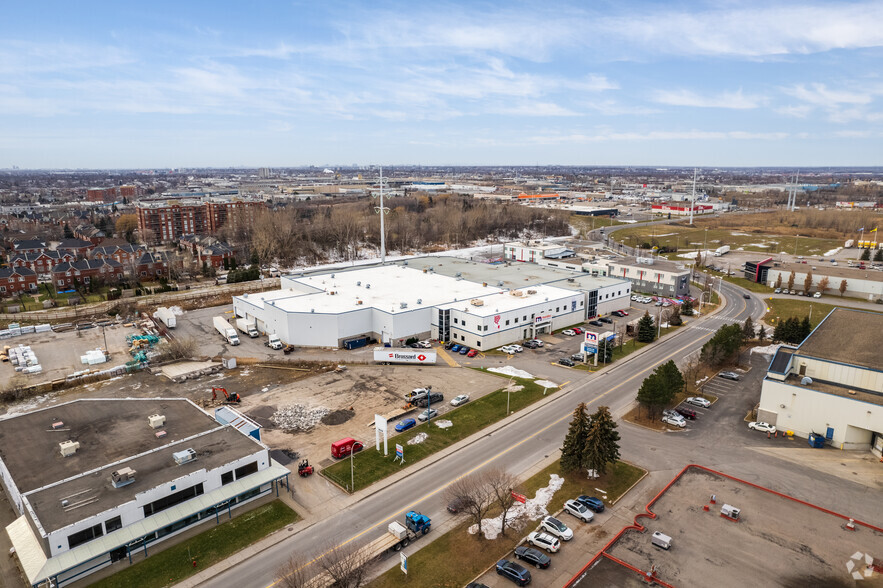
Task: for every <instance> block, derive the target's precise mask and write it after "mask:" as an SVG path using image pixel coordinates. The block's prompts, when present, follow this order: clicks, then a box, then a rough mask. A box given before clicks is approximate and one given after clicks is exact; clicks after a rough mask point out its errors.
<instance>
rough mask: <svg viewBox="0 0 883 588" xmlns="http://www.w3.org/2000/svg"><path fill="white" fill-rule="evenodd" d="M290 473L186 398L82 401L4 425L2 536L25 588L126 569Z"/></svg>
mask: <svg viewBox="0 0 883 588" xmlns="http://www.w3.org/2000/svg"><path fill="white" fill-rule="evenodd" d="M22 447H27V448H28V450H27V451H21V450H20V448H22ZM288 473H289V472H288V470H287V469H286V468H284V467H282V466H280V465H279V464H277V463H276V462H274V461H272V460H271V459H270V456H269V451H268V449H267V447H266V446H265V445H263V444H262V443H260V442H259V441H257V440H256V439H254V438H253V437H250V436H248V435H247V434H244V433H242V432H240V431H238V430H237V429H236V428H235V427H233V426H231V425H225V424H221V423H219V422H218V421H216V420H215V419H213V418H212V417H211V416H209V415H208V414H206V413H205V412H203V411H202V410H201V409H200V408H198V407H197V406H196V405H194V404H193V403H192V402H190V401H189V400H185V399H169V398H160V399H153V398H151V399H122V400H121V399H104V398H102V399H83V400H76V401H73V402H68V403H64V404H59V405H56V406H52V407H49V408H45V409H42V410H38V411H34V412H30V413H26V414H22V415H18V416H15V417H11V418H8V419H5V420H2V421H0V479H2V482H3V486H4V489H5V491H6V493H7V496H8V497H9V499H10V502H11V504H12V505H13V507H14V508H15V510H16V512H17V514H18V515H19V517H18V519H17V520H16V521H15V522H14V523H12V524H11V525H9V526H7V528H6V530H7V533H8V534H9V537H10V539H11V541H12V544H13V546H14V547H15V548H16V554H17V556H18V558H19V561H20V563H21V567H22V569H23V571H24V572H25V575H26V576H27V578H28V581H29V582H30V583H31V584H32V585H37V584H40V583H44V582H46V581H47V580H49V581H51V582H53V583H54V584H53V585H55V586H62V585H64V584H66V583H69V582H72V581H75V580H77V579H80V578H82V577H83V576H85V575H88V574H90V573H92V572H94V571H96V570H98V569H100V568H102V567H105V566H107V565H110V564H111V563H113V562H115V561H120V560H122V559H126V558H128V559H129V561H130V562H131V560H132V554H133V553H138V554H140V553H142V552H143V554H144V555H146V554H147V548H148V545H151V544H153V543H154V542H156V541H159V540H162V539H164V538H167V537H169V536H171V535H174V534H176V533H178V532H180V531H181V530H183V529H185V528H187V527H190V526H192V525H195V524H197V523H199V522H201V521H206V520H213V521H215V523H217V522H219V521H220V515H221V514H225V515H228V514H229V512H230V510H231V509H232V508H235V507H236V506H239V505H241V504H244V503H246V502H248V501H250V500H253V499H254V498H256V497H258V496H262V495H265V494H268V493H270V492H272V491H273V488H274V486H275V483H276V481H277V480H279V479H281V478H286V477H287V476H288ZM277 491H278V490H277Z"/></svg>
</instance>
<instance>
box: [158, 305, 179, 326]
mask: <svg viewBox="0 0 883 588" xmlns="http://www.w3.org/2000/svg"><path fill="white" fill-rule="evenodd" d="M153 318H155V319H156V320H158V321H162V323H163V324H164V325H165V326H166V327H168V328H169V329H174V328H175V324H176V322H177V320H176V318H175V313H174V312H172V311H171V310H169V309H168V308H166V307H164V306H161V307H159V308H157V309H156V312H154V313H153Z"/></svg>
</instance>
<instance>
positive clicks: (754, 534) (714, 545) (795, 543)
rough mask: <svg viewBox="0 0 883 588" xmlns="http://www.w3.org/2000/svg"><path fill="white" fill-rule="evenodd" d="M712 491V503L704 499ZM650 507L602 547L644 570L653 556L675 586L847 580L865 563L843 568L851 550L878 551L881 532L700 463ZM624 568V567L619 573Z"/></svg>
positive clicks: (662, 575)
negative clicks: (727, 507) (735, 515)
mask: <svg viewBox="0 0 883 588" xmlns="http://www.w3.org/2000/svg"><path fill="white" fill-rule="evenodd" d="M712 494H714V495H716V497H717V504H709V499H710V497H711V495H712ZM724 503H727V504H731V505H733V506H736V507H738V508H741V509H742V518H741V521H740V522H731V521H728V520H725V519H723V518H721V517H720V516H719V513H720V508H721V505H722V504H724ZM705 504H709V507H710V510H709V512H705V511H704V510H703V506H704V505H705ZM653 511H654V512H655V513H656V514H657V515H658V516H657V518H656V519H654V520H650V521H648V520H647V519H642V521H643V522H644V524H645V526H647V528H648V531H647V532H646V533H643V534H642V533H637V532H635V531H628V532H626V534H625V535H623V537H622V538H621V539H620V540H619V541H618V542H617V543H616V544H615V545H613V546H612V547H611V548H610V550H609V553H610V554H611V555H613V556H614V557H617V558H619V559H622V560H623V561H625V562H626V563H628V564H630V565H632V566H635V567H637V568H639V569H641V570H644V571H647V570H649V569H650V568H651V565H654V564H655V565H656V569H657V571H658V573H659V578H660V579H661V580H663V581H665V582H669V583H671V584H673V585H675V586H703V585H709V579H710V578H713V579H714V580H713V583H714V585H715V586H747V585H751V584H754V585H762V586H773V585H776V586H789V587H790V586H794V587H798V586H801V587H802V586H852V585H854V580H853V577H852V576H851V572H852V571H860V572H861V571H863V569H864V560H863V559H862V561H861V562H860V563H859V562H858V561H857V560H852V561H853V562H854V567H853V568H851V569H847V566H848V562H849V561H850V560H851V559H852V558H853V556H854V555H855V554H857V553H861V554H865V553H868V554H871V555H872V556H876V557H879V555H880V554H881V553H883V534H881V533H877V532H875V531H873V530H869V529H867V528H864V527H859V528H858V530H856V531H849V530H845V529H844V528H843V525H844V523H845V521H843V520H842V519H840V518H838V517H835V516H833V515H828V514H826V513H823V512H821V511H819V510H816V509H814V508H811V507H808V506H804V505H802V504H800V503H798V502H794V501H791V500H788V499H785V498H782V497H779V496H776V495H773V494H770V493H768V492H764V491H762V490H758V489H756V488H753V487H751V486H748V485H746V484H742V483H739V482H736V481H733V480H729V479H726V478H722V477H719V476H717V475H714V474H711V473H707V472H703V471H699V470H691V471H690V472H688V473H686V474H684V475H683V476H682V477H681V478H680V480H679V481H678V482H676V483H675V484H674V485H673V486H672V487H671V488H669V490H668V491H666V492H665V494H663V496H662V497H661V498H660V499H659V500H658V501H657V502H656V504H655V505H654V506H653ZM842 514H845V515H846V516H849V513H842ZM868 522H869V523H871V524H875V523H876V524H879V523H880V521H879V520H877V521H868ZM654 531H660V532H662V533H665V534H666V535H669V536H671V537H672V548H671V550H669V551H664V550H661V549H657V548H655V547H653V546H652V545H651V544H650V534H651V533H652V532H654ZM604 567H605V568H607V567H609V566H604ZM606 571H608V572H610V571H611V570H606ZM631 574H632V573H631V572H628V571H626V570H625V569H623V576H622V577H623V578H625V577H629V576H631ZM586 580H589V583H591V584H592V585H595V584H596V583H597V582H596V581H602V582H603V581H609V580H610V576H609V575H606V574H605V575H602V577H600V578H594V577H593V572H592V571H590V572H589V573H588V574H587V575H586ZM862 584H863V585H868V586H880V585H881V584H883V579H881V577H880V575H879V574H877V575H876V576H875V578H873V579H870V578H869V579H868V580H867V581H863V582H862Z"/></svg>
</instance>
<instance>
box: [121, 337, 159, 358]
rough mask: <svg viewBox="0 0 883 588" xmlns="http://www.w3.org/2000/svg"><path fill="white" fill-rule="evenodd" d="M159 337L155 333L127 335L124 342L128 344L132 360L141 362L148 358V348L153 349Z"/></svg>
mask: <svg viewBox="0 0 883 588" xmlns="http://www.w3.org/2000/svg"><path fill="white" fill-rule="evenodd" d="M159 341H160V338H159V337H158V336H157V335H152V334H149V335H127V336H126V343H128V344H129V353H131V354H132V358H133V360H134V361H138V362H142V361H147V360H148V359H149V353H150V350H151V349H153V348H154V347H155V346H156V344H157V343H159Z"/></svg>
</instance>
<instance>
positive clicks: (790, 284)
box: [788, 270, 795, 290]
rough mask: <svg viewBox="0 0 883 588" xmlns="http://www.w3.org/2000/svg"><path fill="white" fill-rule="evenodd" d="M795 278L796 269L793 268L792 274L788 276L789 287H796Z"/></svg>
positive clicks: (791, 288) (790, 288)
mask: <svg viewBox="0 0 883 588" xmlns="http://www.w3.org/2000/svg"><path fill="white" fill-rule="evenodd" d="M794 278H795V276H794V270H791V275H790V276H788V289H789V290H793V289H794Z"/></svg>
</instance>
